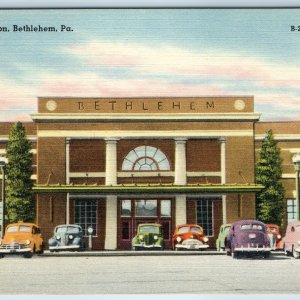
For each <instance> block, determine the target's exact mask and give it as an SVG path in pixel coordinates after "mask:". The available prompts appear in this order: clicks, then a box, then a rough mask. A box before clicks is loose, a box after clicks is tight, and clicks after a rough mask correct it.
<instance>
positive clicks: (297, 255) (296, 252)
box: [293, 247, 300, 259]
mask: <svg viewBox="0 0 300 300" xmlns="http://www.w3.org/2000/svg"><path fill="white" fill-rule="evenodd" d="M293 257H294V258H296V259H298V258H299V257H300V253H299V252H298V251H296V250H295V248H294V247H293Z"/></svg>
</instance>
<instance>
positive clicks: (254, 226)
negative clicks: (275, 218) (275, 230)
mask: <svg viewBox="0 0 300 300" xmlns="http://www.w3.org/2000/svg"><path fill="white" fill-rule="evenodd" d="M241 229H242V230H249V229H254V230H262V229H263V228H262V226H261V225H259V224H243V225H241Z"/></svg>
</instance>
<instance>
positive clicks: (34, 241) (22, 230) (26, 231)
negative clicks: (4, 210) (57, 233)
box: [0, 222, 44, 258]
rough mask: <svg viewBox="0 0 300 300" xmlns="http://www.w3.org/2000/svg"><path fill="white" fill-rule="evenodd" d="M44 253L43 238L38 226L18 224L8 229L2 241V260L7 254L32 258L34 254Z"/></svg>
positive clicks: (0, 245)
mask: <svg viewBox="0 0 300 300" xmlns="http://www.w3.org/2000/svg"><path fill="white" fill-rule="evenodd" d="M43 252H44V243H43V238H42V235H41V230H40V228H39V227H38V226H37V225H35V224H33V223H23V222H18V223H14V224H9V225H8V226H7V227H6V230H5V235H4V238H3V239H2V240H0V258H3V257H4V256H5V255H7V254H17V255H23V256H24V257H25V258H31V257H32V255H33V254H34V253H40V254H41V253H43Z"/></svg>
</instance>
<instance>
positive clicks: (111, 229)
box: [104, 195, 118, 250]
mask: <svg viewBox="0 0 300 300" xmlns="http://www.w3.org/2000/svg"><path fill="white" fill-rule="evenodd" d="M117 221H118V220H117V196H115V195H113V196H107V197H106V222H105V245H104V249H105V250H116V249H117V224H118V222H117Z"/></svg>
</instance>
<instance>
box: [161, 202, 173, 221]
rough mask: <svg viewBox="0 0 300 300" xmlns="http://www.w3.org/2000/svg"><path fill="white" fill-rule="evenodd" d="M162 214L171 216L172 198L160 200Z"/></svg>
mask: <svg viewBox="0 0 300 300" xmlns="http://www.w3.org/2000/svg"><path fill="white" fill-rule="evenodd" d="M160 216H161V217H171V200H161V201H160Z"/></svg>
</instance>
